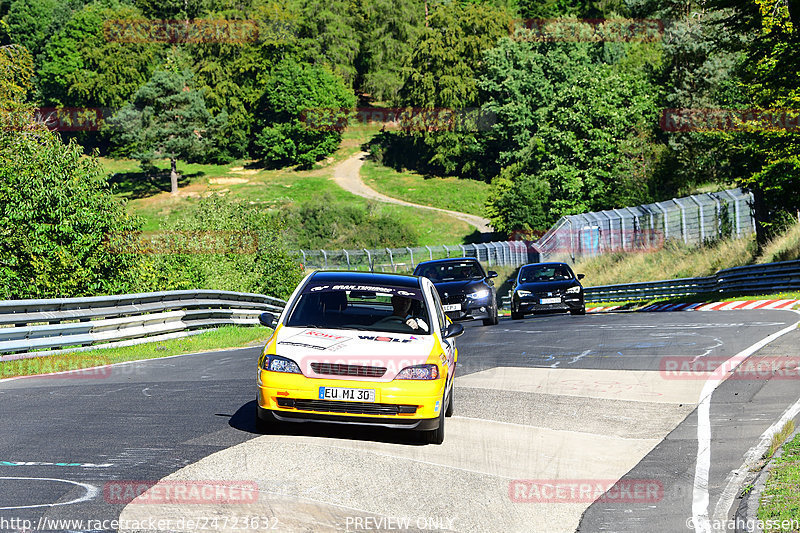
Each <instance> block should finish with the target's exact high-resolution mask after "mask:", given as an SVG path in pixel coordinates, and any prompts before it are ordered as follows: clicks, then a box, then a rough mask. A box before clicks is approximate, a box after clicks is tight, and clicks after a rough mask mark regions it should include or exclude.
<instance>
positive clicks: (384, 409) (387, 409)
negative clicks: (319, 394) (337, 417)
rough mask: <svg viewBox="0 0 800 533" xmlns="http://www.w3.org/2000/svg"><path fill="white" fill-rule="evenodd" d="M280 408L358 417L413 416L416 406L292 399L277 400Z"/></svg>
mask: <svg viewBox="0 0 800 533" xmlns="http://www.w3.org/2000/svg"><path fill="white" fill-rule="evenodd" d="M278 405H279V406H280V407H289V408H294V409H299V410H301V411H319V412H326V413H351V414H359V415H399V414H414V413H416V412H417V406H416V405H395V404H390V403H370V402H336V401H330V400H296V399H294V398H278Z"/></svg>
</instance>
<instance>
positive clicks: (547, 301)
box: [539, 298, 561, 305]
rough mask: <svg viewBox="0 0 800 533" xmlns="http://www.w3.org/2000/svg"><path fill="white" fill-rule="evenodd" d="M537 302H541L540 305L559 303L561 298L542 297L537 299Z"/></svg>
mask: <svg viewBox="0 0 800 533" xmlns="http://www.w3.org/2000/svg"><path fill="white" fill-rule="evenodd" d="M539 303H540V304H542V305H546V304H560V303H561V298H542V299H541V300H539Z"/></svg>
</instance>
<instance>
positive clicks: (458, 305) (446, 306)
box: [442, 304, 461, 313]
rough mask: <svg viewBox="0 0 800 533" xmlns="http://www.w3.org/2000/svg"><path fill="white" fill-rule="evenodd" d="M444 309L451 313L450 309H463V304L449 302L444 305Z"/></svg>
mask: <svg viewBox="0 0 800 533" xmlns="http://www.w3.org/2000/svg"><path fill="white" fill-rule="evenodd" d="M442 309H444V312H445V313H449V312H450V311H461V304H447V305H443V306H442Z"/></svg>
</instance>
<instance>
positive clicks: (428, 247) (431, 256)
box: [425, 244, 433, 261]
mask: <svg viewBox="0 0 800 533" xmlns="http://www.w3.org/2000/svg"><path fill="white" fill-rule="evenodd" d="M425 248H427V249H428V256H429V257H430V258H431V261H433V250H431V247H430V246H428V245H427V244H426V245H425Z"/></svg>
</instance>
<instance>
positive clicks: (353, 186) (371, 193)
mask: <svg viewBox="0 0 800 533" xmlns="http://www.w3.org/2000/svg"><path fill="white" fill-rule="evenodd" d="M367 155H368V154H367V152H359V153H357V154H356V155H354V156H353V157H351V158H349V159H346V160H345V161H343V162H341V163H339V165H337V166H336V168H334V169H333V179H334V180H335V181H336V184H337V185H339V186H340V187H341V188H342V189H344V190H346V191H348V192H351V193H353V194H355V195H357V196H361V197H363V198H368V199H370V200H376V201H378V202H386V203H389V204H397V205H405V206H408V207H416V208H418V209H430V210H432V211H439V212H440V213H445V214H447V215H450V216H452V217H454V218H457V219H459V220H463V221H464V222H466V223H467V224H469V225H471V226H475V227H476V228H477V229H478V231H480V232H481V233H491V231H492V228H490V227H489V220H488V219H486V218H482V217H479V216H476V215H469V214H467V213H459V212H458V211H449V210H447V209H441V208H439V207H430V206H427V205H419V204H412V203H411V202H406V201H404V200H398V199H397V198H392V197H390V196H386V195H385V194H381V193H379V192H378V191H376V190H375V189H372V188H370V187H368V186H367V185H366V184H365V183H364V182H363V181H361V175H360V174H359V171H360V170H361V166H362V165H363V164H364V159H365V158H366V157H367Z"/></svg>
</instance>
